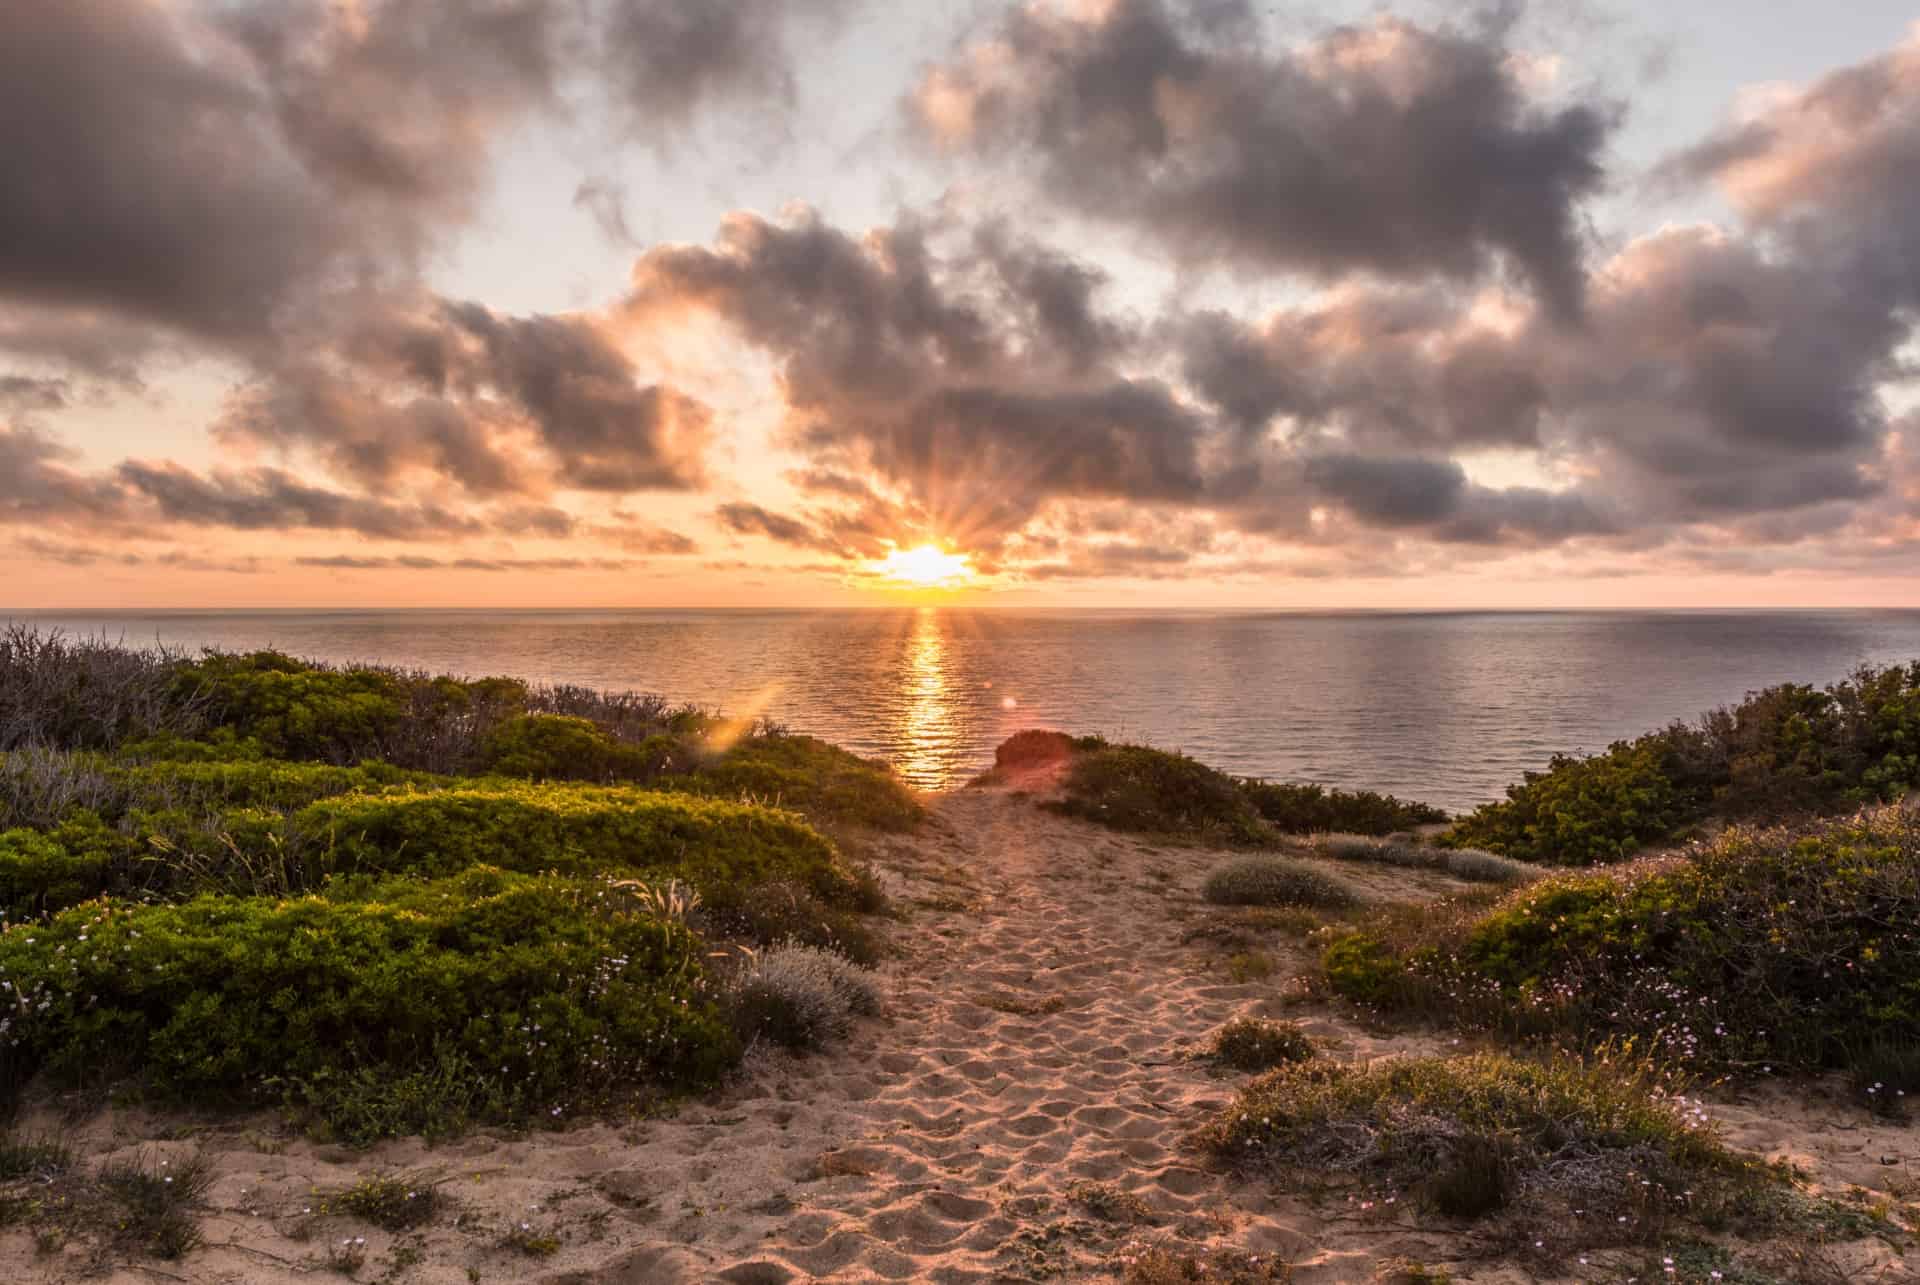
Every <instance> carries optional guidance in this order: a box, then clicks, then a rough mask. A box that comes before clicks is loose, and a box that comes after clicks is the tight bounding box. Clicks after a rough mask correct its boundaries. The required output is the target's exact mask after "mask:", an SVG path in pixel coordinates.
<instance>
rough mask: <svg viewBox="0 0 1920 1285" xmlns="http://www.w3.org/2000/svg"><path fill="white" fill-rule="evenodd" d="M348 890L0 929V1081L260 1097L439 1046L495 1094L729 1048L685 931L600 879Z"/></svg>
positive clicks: (407, 1063)
mask: <svg viewBox="0 0 1920 1285" xmlns="http://www.w3.org/2000/svg"><path fill="white" fill-rule="evenodd" d="M359 895H360V899H358V900H337V899H332V898H328V897H317V896H316V897H304V898H300V899H297V900H290V901H268V900H265V899H247V898H232V897H214V896H207V897H201V898H198V899H196V900H194V901H191V902H188V903H186V904H184V905H177V906H141V907H129V906H120V905H115V904H110V903H108V904H95V905H88V906H83V907H80V908H78V909H75V910H70V911H67V912H65V913H64V914H61V915H58V916H56V917H55V918H53V919H52V920H51V921H49V922H47V923H43V924H36V925H31V926H23V925H14V926H12V927H11V928H9V929H7V930H6V931H4V932H0V976H4V977H5V978H7V979H8V982H9V985H10V986H11V988H12V992H13V994H14V995H15V996H17V997H18V999H17V1005H18V1006H17V1008H16V1009H15V1010H14V1011H13V1012H11V1013H10V1014H9V1016H8V1017H6V1018H5V1019H0V1041H4V1043H0V1079H4V1081H5V1082H6V1083H8V1084H11V1085H15V1086H17V1085H19V1084H21V1083H23V1082H24V1081H25V1080H26V1079H27V1078H28V1077H30V1076H31V1075H33V1074H34V1073H36V1072H40V1071H46V1072H47V1073H49V1074H51V1075H53V1076H54V1077H55V1078H57V1079H59V1080H62V1081H67V1082H74V1081H87V1080H92V1081H98V1080H100V1079H102V1078H103V1077H111V1076H123V1075H136V1076H139V1077H141V1078H142V1079H143V1080H144V1081H145V1082H146V1084H147V1085H148V1086H149V1087H150V1088H151V1089H152V1090H153V1091H155V1092H156V1093H158V1094H160V1095H162V1096H166V1097H174V1098H182V1099H194V1100H200V1099H221V1100H235V1101H258V1100H261V1099H262V1098H263V1097H264V1096H266V1095H267V1094H269V1093H271V1092H274V1091H275V1090H279V1091H284V1092H286V1093H288V1094H290V1095H291V1096H292V1097H293V1098H294V1099H295V1100H296V1101H299V1100H302V1099H304V1098H306V1097H307V1096H308V1095H307V1094H306V1093H305V1092H304V1091H303V1088H302V1086H303V1085H306V1084H308V1083H315V1082H319V1083H324V1082H325V1081H327V1080H328V1079H330V1078H334V1077H340V1076H347V1075H352V1074H355V1073H357V1072H360V1071H363V1070H367V1069H374V1070H377V1071H379V1072H381V1073H385V1074H391V1075H406V1074H409V1073H414V1072H419V1071H422V1070H425V1069H427V1068H430V1067H432V1066H434V1065H436V1064H438V1063H440V1062H441V1061H443V1060H444V1058H445V1057H446V1056H448V1055H449V1054H458V1055H461V1056H464V1057H465V1058H467V1059H468V1060H469V1061H470V1063H471V1064H472V1065H473V1066H477V1067H480V1068H484V1069H485V1071H486V1072H487V1073H488V1074H492V1073H493V1072H494V1071H495V1070H496V1069H497V1070H498V1071H499V1073H500V1076H501V1078H502V1081H503V1082H504V1083H503V1091H502V1095H501V1097H502V1101H503V1103H504V1104H505V1105H506V1106H507V1107H509V1108H511V1109H513V1110H526V1109H530V1108H533V1107H536V1106H541V1105H545V1104H550V1103H558V1102H570V1103H577V1102H580V1101H581V1100H582V1098H583V1096H587V1095H591V1094H593V1093H595V1092H611V1091H614V1090H618V1089H621V1088H623V1087H624V1086H628V1085H633V1084H646V1083H658V1084H664V1085H669V1086H675V1087H698V1086H702V1085H706V1084H710V1083H712V1082H713V1081H714V1080H715V1079H716V1078H717V1076H718V1075H719V1073H720V1072H721V1071H722V1070H723V1069H724V1068H725V1067H726V1066H728V1065H729V1064H731V1062H732V1061H733V1059H734V1057H735V1055H736V1053H737V1051H738V1046H737V1045H736V1044H735V1042H734V1039H733V1035H732V1033H731V1031H729V1030H728V1029H727V1027H726V1025H725V1023H724V1021H723V1020H722V1018H721V1015H720V1011H719V1007H718V1004H717V1002H716V999H715V995H714V991H713V988H712V987H711V986H710V985H709V984H708V981H707V977H706V973H705V970H704V968H703V966H702V953H703V952H702V950H701V947H700V944H699V942H698V940H697V939H696V938H694V937H693V936H692V934H691V933H689V932H688V931H687V930H686V928H685V927H684V926H682V925H680V924H678V923H675V922H672V921H668V920H662V919H659V918H656V917H654V916H652V915H650V914H647V913H644V912H642V911H640V910H637V909H635V908H634V906H633V904H632V903H631V901H630V900H629V899H626V898H623V897H622V896H621V895H620V893H619V891H618V890H617V889H612V888H610V887H609V886H608V885H606V884H604V883H593V882H587V881H580V880H568V879H560V878H555V877H528V876H518V875H512V874H507V873H504V872H501V871H498V870H491V869H477V870H472V871H469V872H468V873H466V874H465V875H462V876H460V877H458V878H455V879H449V880H443V881H438V882H432V883H415V882H411V881H399V882H395V883H391V884H388V885H386V886H383V887H377V888H369V889H361V890H359Z"/></svg>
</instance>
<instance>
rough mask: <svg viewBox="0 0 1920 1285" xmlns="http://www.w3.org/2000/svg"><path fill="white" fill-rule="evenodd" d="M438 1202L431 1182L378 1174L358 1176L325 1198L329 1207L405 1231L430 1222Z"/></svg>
mask: <svg viewBox="0 0 1920 1285" xmlns="http://www.w3.org/2000/svg"><path fill="white" fill-rule="evenodd" d="M439 1205H440V1193H439V1192H438V1191H436V1190H435V1189H434V1188H433V1186H432V1185H431V1184H428V1183H421V1182H408V1181H405V1180H402V1179H400V1178H393V1177H388V1176H385V1175H378V1174H376V1175H373V1176H371V1177H366V1178H362V1179H361V1180H360V1181H359V1182H356V1183H355V1184H354V1185H353V1186H351V1187H348V1188H347V1189H346V1190H345V1191H341V1192H338V1193H336V1194H335V1195H333V1196H332V1197H330V1198H329V1199H328V1200H327V1202H326V1208H327V1209H328V1210H329V1211H332V1210H340V1211H341V1212H343V1213H348V1214H352V1215H353V1216H354V1217H355V1218H358V1219H360V1220H361V1221H362V1222H369V1223H372V1224H373V1225H374V1226H376V1227H380V1228H383V1229H385V1230H387V1231H407V1230H410V1229H411V1228H414V1227H419V1226H421V1225H422V1224H424V1223H427V1222H430V1221H432V1219H433V1215H434V1213H435V1211H436V1210H437V1209H438V1208H439Z"/></svg>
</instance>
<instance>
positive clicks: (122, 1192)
mask: <svg viewBox="0 0 1920 1285" xmlns="http://www.w3.org/2000/svg"><path fill="white" fill-rule="evenodd" d="M99 1182H100V1186H101V1188H102V1189H103V1190H104V1191H106V1193H107V1194H108V1195H109V1196H111V1197H112V1198H113V1199H114V1201H115V1202H116V1203H117V1204H118V1205H119V1207H120V1212H121V1218H120V1221H119V1223H118V1225H117V1227H116V1229H115V1230H116V1233H117V1238H118V1239H119V1240H120V1241H121V1242H122V1243H125V1244H129V1245H133V1246H137V1247H138V1248H139V1249H141V1250H142V1251H143V1252H145V1253H148V1254H151V1255H152V1256H153V1257H155V1258H163V1259H176V1258H184V1257H185V1256H186V1255H187V1254H188V1253H190V1252H191V1251H192V1250H193V1249H194V1248H196V1247H197V1246H198V1245H199V1244H200V1243H201V1241H202V1240H203V1239H204V1238H203V1236H202V1234H201V1231H200V1224H199V1222H198V1221H197V1220H196V1219H195V1218H194V1217H193V1214H192V1210H193V1209H194V1208H196V1207H197V1206H198V1205H200V1203H201V1201H202V1199H203V1198H204V1197H205V1196H206V1194H207V1188H208V1187H210V1186H212V1185H213V1170H212V1167H211V1166H210V1165H208V1163H207V1161H206V1158H205V1157H203V1156H194V1157H192V1158H191V1159H188V1160H184V1161H180V1162H178V1163H175V1162H173V1161H168V1160H152V1159H150V1158H149V1157H147V1156H144V1155H142V1156H136V1157H134V1158H132V1159H130V1160H122V1161H117V1162H115V1163H113V1164H109V1165H107V1166H106V1167H105V1168H103V1169H102V1170H101V1171H100V1176H99Z"/></svg>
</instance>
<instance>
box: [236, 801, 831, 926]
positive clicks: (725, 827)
mask: <svg viewBox="0 0 1920 1285" xmlns="http://www.w3.org/2000/svg"><path fill="white" fill-rule="evenodd" d="M287 830H288V834H289V836H290V839H289V841H290V843H292V844H293V845H294V846H295V847H296V848H297V850H298V851H299V853H300V854H301V856H302V859H303V860H305V861H306V862H308V863H309V864H308V870H309V872H310V873H309V876H308V877H309V878H312V877H315V876H317V875H318V874H320V873H324V872H329V871H337V872H341V873H350V874H352V873H357V874H365V873H375V874H387V873H392V874H399V873H407V874H416V875H423V876H436V875H447V874H453V873H456V872H458V871H460V870H464V869H466V868H468V867H470V866H476V865H497V866H501V867H504V868H506V869H509V870H519V871H525V872H534V871H543V870H552V871H558V872H560V873H563V874H573V875H595V874H608V873H625V874H642V875H646V876H649V877H651V878H655V879H668V878H672V879H679V880H682V881H684V882H686V883H688V884H690V885H692V886H693V887H694V888H695V889H697V890H698V891H699V893H700V895H701V896H702V897H703V898H704V899H705V900H706V902H707V903H708V905H710V906H713V907H716V908H725V907H728V906H731V905H734V904H736V903H737V902H738V900H739V898H740V897H741V896H742V895H743V894H744V892H745V890H746V889H747V888H749V887H751V886H752V885H754V884H759V883H766V882H769V881H772V880H778V879H790V880H794V881H796V882H799V883H801V884H803V885H804V886H806V887H807V888H809V889H811V890H813V891H815V892H816V893H817V894H818V895H820V896H822V897H823V898H825V899H827V900H828V901H830V902H835V903H837V904H842V905H845V904H849V903H850V901H851V899H852V898H853V897H854V896H855V893H854V891H853V890H852V888H851V887H850V885H851V884H852V883H853V881H854V876H853V875H851V874H850V873H849V872H848V871H846V870H845V869H844V868H843V867H841V866H840V864H839V862H838V859H837V857H836V854H835V852H834V849H833V845H832V844H830V843H828V842H827V841H826V840H825V839H823V838H821V837H820V835H819V834H818V833H817V832H816V831H814V830H813V829H812V828H811V827H810V826H808V825H807V824H806V823H805V822H803V821H801V820H800V819H799V818H797V817H794V816H792V815H791V814H789V813H785V812H778V811H775V810H773V809H771V808H762V807H755V806H751V805H747V804H740V803H727V802H723V801H721V800H718V799H702V798H691V797H687V796H683V795H674V794H662V793H658V792H655V791H650V790H641V789H631V788H629V789H622V788H617V787H589V786H563V785H515V784H509V783H507V782H501V781H489V782H485V783H482V784H477V785H473V786H469V787H465V788H461V789H451V790H440V791H436V792H434V793H430V794H383V795H378V796H364V795H348V796H344V797H341V798H335V799H325V800H322V801H321V802H319V803H316V804H314V805H312V806H311V807H308V808H305V809H303V810H302V811H300V812H297V813H295V814H294V815H293V816H292V817H291V818H289V819H288V821H287ZM250 842H253V843H255V844H256V845H257V843H258V841H257V840H254V841H250Z"/></svg>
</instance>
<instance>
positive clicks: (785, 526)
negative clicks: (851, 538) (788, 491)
mask: <svg viewBox="0 0 1920 1285" xmlns="http://www.w3.org/2000/svg"><path fill="white" fill-rule="evenodd" d="M713 517H714V521H715V522H717V523H719V524H720V526H721V527H722V528H724V529H725V530H728V531H731V532H733V533H734V534H735V535H758V536H764V537H766V538H767V539H769V540H772V541H773V542H774V543H776V544H790V545H793V546H795V547H796V548H801V549H818V550H821V551H823V552H827V553H838V552H840V546H839V544H837V543H836V542H835V541H832V540H829V539H827V538H826V537H825V536H823V535H821V534H820V533H819V532H817V531H815V530H814V529H813V528H812V527H810V526H808V525H807V524H806V523H805V522H802V521H800V520H799V519H798V518H790V517H788V516H786V515H785V514H782V513H774V512H772V511H771V510H768V509H763V508H761V507H760V506H759V505H758V504H748V503H746V502H744V501H741V502H736V503H732V504H723V505H721V506H720V507H719V508H717V509H715V510H714V511H713Z"/></svg>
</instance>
